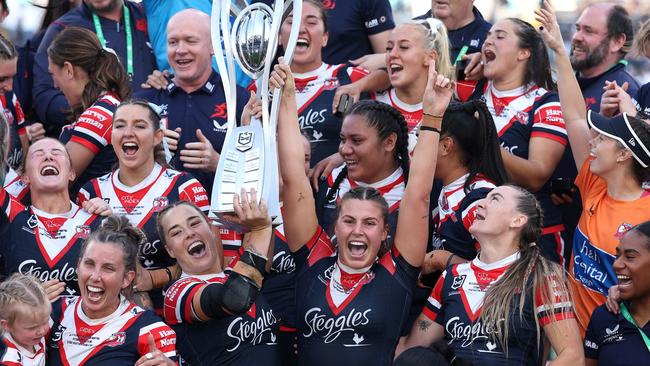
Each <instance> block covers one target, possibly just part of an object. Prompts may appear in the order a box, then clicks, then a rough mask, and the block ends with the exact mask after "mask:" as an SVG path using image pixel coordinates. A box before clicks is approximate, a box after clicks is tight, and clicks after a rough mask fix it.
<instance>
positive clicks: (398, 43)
mask: <svg viewBox="0 0 650 366" xmlns="http://www.w3.org/2000/svg"><path fill="white" fill-rule="evenodd" d="M421 28H422V27H421V26H418V25H414V24H402V25H398V26H397V27H396V28H395V29H393V31H392V32H391V34H390V38H389V39H388V43H387V44H386V65H387V66H388V76H389V77H390V83H391V85H392V86H393V87H394V88H397V89H400V88H408V87H410V86H412V85H413V84H415V82H416V80H418V79H419V78H424V79H426V78H427V71H428V69H429V59H430V57H431V55H429V54H427V52H426V50H425V49H424V34H423V32H422V29H421Z"/></svg>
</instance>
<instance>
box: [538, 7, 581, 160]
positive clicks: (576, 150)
mask: <svg viewBox="0 0 650 366" xmlns="http://www.w3.org/2000/svg"><path fill="white" fill-rule="evenodd" d="M535 15H536V17H535V19H537V21H539V22H540V23H542V27H540V33H541V35H542V37H543V38H544V41H545V42H546V44H547V45H548V47H549V48H551V49H552V50H553V51H554V52H555V65H556V67H557V86H558V93H559V94H560V104H561V106H562V115H563V116H564V123H565V124H566V131H567V136H568V137H569V144H570V145H571V151H572V152H573V159H574V160H575V162H576V165H577V166H578V168H580V167H581V166H582V164H583V163H584V162H585V160H586V159H587V157H589V151H590V145H589V140H590V139H591V134H590V132H589V125H588V124H587V106H586V104H585V99H584V97H583V95H582V92H581V91H580V86H579V85H578V80H577V79H576V77H575V74H574V73H573V68H572V67H571V61H569V55H568V54H567V52H566V49H565V48H564V42H563V41H562V34H561V33H560V27H559V25H558V24H557V19H556V18H555V12H554V11H553V9H552V8H551V5H550V4H549V2H548V0H545V1H544V7H543V8H542V9H539V10H535Z"/></svg>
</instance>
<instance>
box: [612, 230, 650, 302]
mask: <svg viewBox="0 0 650 366" xmlns="http://www.w3.org/2000/svg"><path fill="white" fill-rule="evenodd" d="M649 240H650V238H648V237H647V236H645V235H643V234H642V233H640V232H638V231H636V230H631V231H629V232H627V233H626V234H625V235H623V237H622V238H621V241H620V243H619V244H618V247H617V248H616V260H615V261H614V271H615V272H616V278H617V279H618V289H619V290H620V291H621V298H622V299H623V300H627V301H630V300H637V299H641V298H644V297H647V296H649V295H650V278H648V271H650V245H649V243H648V241H649Z"/></svg>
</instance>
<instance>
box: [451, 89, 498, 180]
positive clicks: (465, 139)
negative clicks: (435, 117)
mask: <svg viewBox="0 0 650 366" xmlns="http://www.w3.org/2000/svg"><path fill="white" fill-rule="evenodd" d="M447 136H449V137H451V138H453V139H454V141H455V143H456V146H458V147H459V148H460V149H459V151H460V153H461V159H462V163H463V165H464V166H465V167H466V168H467V169H469V176H468V177H467V180H466V181H465V185H464V189H465V191H466V192H467V191H468V190H469V186H470V184H471V183H472V181H473V180H474V178H475V177H476V176H477V175H478V174H482V175H484V176H485V177H486V178H487V179H489V180H491V181H492V182H493V183H494V184H495V185H497V186H500V185H502V184H505V183H506V182H507V181H508V173H506V168H505V167H504V165H503V159H502V158H501V151H500V148H499V136H498V134H497V130H496V127H495V126H494V121H493V120H492V114H491V113H490V111H489V110H488V109H487V107H486V105H485V102H483V101H480V100H473V101H470V102H466V103H461V102H451V103H450V104H449V107H447V110H446V111H445V114H444V116H443V118H442V137H443V138H444V137H447Z"/></svg>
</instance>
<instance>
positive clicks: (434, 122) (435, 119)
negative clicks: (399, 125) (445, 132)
mask: <svg viewBox="0 0 650 366" xmlns="http://www.w3.org/2000/svg"><path fill="white" fill-rule="evenodd" d="M424 126H431V127H434V126H437V127H438V128H440V126H442V116H434V115H433V114H429V113H423V114H422V126H421V127H420V129H422V127H424Z"/></svg>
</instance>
